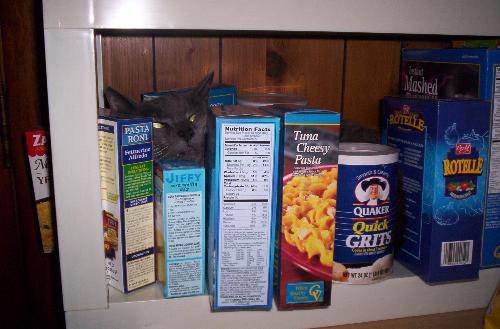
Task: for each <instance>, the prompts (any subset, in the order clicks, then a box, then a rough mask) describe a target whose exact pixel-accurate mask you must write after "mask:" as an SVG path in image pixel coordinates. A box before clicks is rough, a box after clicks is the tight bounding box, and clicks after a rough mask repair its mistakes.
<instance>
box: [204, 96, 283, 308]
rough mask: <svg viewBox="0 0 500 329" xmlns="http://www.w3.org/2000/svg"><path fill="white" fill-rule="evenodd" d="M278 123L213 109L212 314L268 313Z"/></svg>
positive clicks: (253, 113) (246, 111) (261, 115)
mask: <svg viewBox="0 0 500 329" xmlns="http://www.w3.org/2000/svg"><path fill="white" fill-rule="evenodd" d="M279 132H280V119H279V118H278V117H274V116H272V115H270V114H268V113H266V112H263V111H261V110H258V109H254V108H245V107H242V106H238V105H235V106H228V107H223V108H221V107H213V108H211V109H210V116H209V122H208V133H209V134H208V135H209V141H208V143H207V147H208V152H207V155H208V157H209V159H208V161H207V163H208V164H209V168H208V170H209V173H208V176H209V181H210V188H209V191H210V192H209V193H210V195H209V200H208V202H207V204H208V205H209V206H208V210H209V233H208V236H209V237H208V263H207V264H208V266H209V270H208V288H209V294H210V301H211V305H212V310H215V311H218V310H231V309H248V308H258V309H270V308H271V305H272V285H273V258H274V229H275V222H276V212H277V211H276V208H277V199H278V197H277V195H278V188H277V184H278V143H279Z"/></svg>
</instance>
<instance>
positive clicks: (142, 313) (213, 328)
mask: <svg viewBox="0 0 500 329" xmlns="http://www.w3.org/2000/svg"><path fill="white" fill-rule="evenodd" d="M398 271H401V269H399V270H398ZM402 271H405V270H404V269H402ZM499 277H500V268H497V269H489V270H483V271H481V272H480V280H476V281H469V282H458V283H449V284H440V285H433V286H430V285H427V284H425V283H424V282H423V281H421V280H420V279H419V278H417V277H415V276H406V274H405V275H404V276H401V277H394V278H391V279H388V280H386V281H384V282H380V283H377V284H373V285H358V286H348V285H334V287H333V291H332V300H333V304H332V306H330V307H328V308H324V309H313V310H299V311H277V310H276V307H273V310H272V311H268V312H266V311H240V312H225V313H210V308H209V301H208V297H207V296H200V297H189V298H177V299H169V300H166V299H158V298H161V290H160V289H159V288H158V287H154V286H152V287H151V286H150V287H147V288H143V289H142V291H137V295H136V296H135V297H137V298H138V299H145V300H142V301H132V299H133V297H132V298H130V299H129V296H126V297H123V300H122V301H120V302H116V301H117V300H116V298H115V302H112V303H110V305H109V309H107V310H97V311H79V312H67V313H66V320H67V323H66V326H67V328H68V329H72V328H108V329H112V328H117V329H118V328H120V329H128V328H130V329H132V328H134V329H135V328H150V329H154V328H168V329H176V328H200V326H201V324H203V325H202V327H203V328H205V329H223V328H228V329H229V328H240V329H246V328H248V329H253V328H273V329H281V328H282V329H298V328H315V327H324V326H334V325H340V324H347V323H358V322H367V321H377V320H384V319H391V318H401V317H407V316H418V315H425V314H434V313H444V312H453V311H460V310H466V309H476V308H484V307H486V305H487V304H488V301H489V299H490V297H491V295H492V294H493V292H494V290H495V287H496V285H497V283H498V278H499ZM148 297H151V300H147V298H148ZM127 300H128V301H127Z"/></svg>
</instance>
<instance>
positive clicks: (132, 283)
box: [98, 116, 155, 292]
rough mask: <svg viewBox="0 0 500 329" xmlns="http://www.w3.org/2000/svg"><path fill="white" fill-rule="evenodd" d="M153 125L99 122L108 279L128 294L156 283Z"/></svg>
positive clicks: (114, 119) (119, 119) (128, 121)
mask: <svg viewBox="0 0 500 329" xmlns="http://www.w3.org/2000/svg"><path fill="white" fill-rule="evenodd" d="M152 124H153V122H152V120H151V119H144V118H127V117H120V116H112V117H100V118H99V121H98V132H99V156H100V157H99V166H100V174H101V198H102V208H103V225H104V250H105V256H106V278H107V280H108V283H109V285H111V286H112V287H115V288H116V289H118V290H120V291H122V292H129V291H132V290H135V289H137V288H140V287H142V286H145V285H147V284H149V283H152V282H154V281H155V255H154V210H153V161H152V160H153V159H152V157H153V145H152Z"/></svg>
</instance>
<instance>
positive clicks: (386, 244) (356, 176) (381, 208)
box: [333, 143, 399, 284]
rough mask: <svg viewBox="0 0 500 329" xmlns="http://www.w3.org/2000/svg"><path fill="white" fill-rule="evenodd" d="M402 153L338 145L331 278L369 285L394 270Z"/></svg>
mask: <svg viewBox="0 0 500 329" xmlns="http://www.w3.org/2000/svg"><path fill="white" fill-rule="evenodd" d="M398 157H399V151H398V150H397V149H395V148H392V147H390V146H387V145H380V144H369V143H340V144H339V174H338V188H337V211H336V223H335V242H334V251H333V254H334V266H333V280H334V281H335V282H342V283H349V284H368V283H373V282H377V281H380V280H382V279H384V278H386V277H387V276H388V275H389V274H390V273H391V272H392V263H393V243H392V240H393V231H394V221H395V213H396V192H397V186H396V184H397V163H398Z"/></svg>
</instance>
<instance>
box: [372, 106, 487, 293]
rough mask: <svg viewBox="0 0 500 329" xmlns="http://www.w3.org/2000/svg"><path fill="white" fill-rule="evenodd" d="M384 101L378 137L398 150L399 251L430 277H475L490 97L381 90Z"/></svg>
mask: <svg viewBox="0 0 500 329" xmlns="http://www.w3.org/2000/svg"><path fill="white" fill-rule="evenodd" d="M383 107H384V109H383V110H384V113H383V127H382V128H383V129H382V131H383V136H382V139H383V141H384V142H386V143H387V144H389V145H391V146H394V147H397V148H399V150H400V183H401V185H402V186H401V187H402V188H401V197H402V204H403V207H404V208H403V209H402V213H403V218H404V229H403V232H402V241H401V246H400V249H399V252H398V253H397V254H396V257H397V259H398V260H399V261H400V262H401V263H403V264H404V265H405V266H406V267H408V268H409V269H410V270H412V271H413V272H415V273H416V274H418V275H419V276H420V277H421V278H422V279H423V280H424V281H426V282H429V283H435V282H442V281H451V280H463V279H474V278H477V276H478V270H479V258H480V253H481V231H482V227H483V210H484V205H483V203H484V196H485V188H486V168H487V159H488V146H489V145H488V144H489V143H488V137H489V127H490V126H489V115H488V114H489V111H488V109H489V103H488V102H484V101H473V100H469V101H452V100H447V101H445V100H442V101H438V100H420V99H409V98H395V97H386V98H384V106H383Z"/></svg>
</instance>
